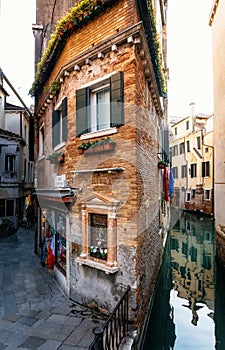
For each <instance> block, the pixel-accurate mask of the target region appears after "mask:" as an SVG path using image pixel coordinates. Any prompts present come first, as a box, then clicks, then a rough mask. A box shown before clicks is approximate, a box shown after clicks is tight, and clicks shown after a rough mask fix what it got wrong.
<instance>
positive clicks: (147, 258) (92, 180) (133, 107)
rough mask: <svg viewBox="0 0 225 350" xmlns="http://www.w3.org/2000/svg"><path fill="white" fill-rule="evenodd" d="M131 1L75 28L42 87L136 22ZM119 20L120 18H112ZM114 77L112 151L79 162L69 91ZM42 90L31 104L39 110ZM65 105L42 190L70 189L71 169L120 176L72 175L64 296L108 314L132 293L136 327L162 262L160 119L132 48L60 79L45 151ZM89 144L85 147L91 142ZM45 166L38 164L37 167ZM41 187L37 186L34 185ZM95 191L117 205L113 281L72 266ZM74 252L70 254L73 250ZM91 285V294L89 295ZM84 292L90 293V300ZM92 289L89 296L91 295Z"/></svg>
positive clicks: (47, 114)
mask: <svg viewBox="0 0 225 350" xmlns="http://www.w3.org/2000/svg"><path fill="white" fill-rule="evenodd" d="M132 4H133V1H132V0H127V1H121V2H119V3H118V4H116V5H115V6H114V7H113V8H111V9H108V10H107V11H106V13H105V14H103V15H102V16H101V18H96V19H95V20H94V21H93V22H91V23H89V24H87V26H85V30H84V29H82V28H81V29H79V30H78V31H77V32H76V33H74V34H73V35H72V36H71V38H70V39H68V41H67V44H66V46H65V49H64V50H63V52H62V54H61V56H60V58H59V61H58V62H57V64H56V66H55V67H54V68H53V71H52V74H51V76H50V78H49V81H48V84H49V83H50V82H51V81H52V80H54V79H55V77H56V76H57V74H58V73H59V71H60V69H61V66H65V65H66V64H67V63H68V62H69V61H70V60H71V59H74V58H75V57H76V56H77V55H79V54H80V53H82V52H86V51H87V50H89V49H90V50H91V48H92V44H93V43H94V44H95V45H97V44H98V43H100V42H102V41H103V40H105V39H107V38H108V36H110V35H113V34H116V32H117V29H119V30H122V29H123V28H126V27H127V26H130V25H131V24H133V23H135V21H137V14H136V11H135V12H134V9H133V8H132ZM118 13H119V14H120V15H118ZM114 71H123V72H124V101H125V125H123V126H120V127H119V128H118V133H116V134H113V135H111V136H110V138H111V139H112V140H113V141H116V148H115V151H114V152H113V153H111V154H108V155H107V156H106V155H105V154H102V155H101V154H99V155H97V156H94V155H92V156H85V155H80V154H78V146H79V145H80V144H81V143H82V141H81V140H80V139H79V138H76V119H75V118H76V113H75V111H76V98H75V96H76V95H75V94H76V90H77V89H78V88H80V86H82V85H84V84H86V83H89V82H92V81H93V80H95V79H97V78H100V77H104V76H105V75H106V74H109V73H112V72H114ZM46 94H47V89H46V90H43V94H42V96H41V98H40V99H39V101H38V109H39V107H40V106H41V104H42V102H43V100H44V98H45V96H46ZM65 96H67V98H68V141H67V145H66V148H65V150H64V153H65V162H64V164H62V165H60V166H59V168H58V169H55V168H54V166H50V165H49V163H48V164H47V165H42V179H41V181H43V182H41V185H43V187H44V182H45V180H46V178H47V177H49V174H52V175H53V174H54V172H55V171H56V170H57V171H58V174H62V173H65V174H66V177H67V180H69V184H70V186H73V176H72V173H71V171H73V170H75V169H76V170H77V169H80V170H81V169H95V168H107V167H124V168H125V171H124V172H121V173H115V174H114V173H112V174H108V173H98V174H92V173H89V174H77V175H76V187H80V188H82V193H80V194H79V197H78V199H77V202H76V204H75V205H74V206H73V208H72V218H71V225H70V232H69V234H70V236H69V237H70V239H71V241H72V243H73V245H71V246H70V247H69V249H70V254H71V257H72V259H71V266H70V285H71V296H72V297H73V298H75V299H76V300H78V301H80V302H82V303H87V304H92V305H93V304H94V303H95V304H96V303H97V304H98V306H99V307H100V308H107V309H109V310H112V308H113V307H114V306H115V303H116V302H117V301H118V300H119V298H120V295H121V290H122V287H124V286H126V285H128V284H130V285H131V286H132V311H133V316H134V315H135V313H136V312H137V311H138V313H139V314H140V315H139V317H138V319H137V318H136V322H137V324H139V325H141V324H142V323H143V322H144V317H145V314H146V310H147V307H148V303H149V300H150V297H151V293H152V291H153V288H154V282H155V279H156V275H157V271H158V268H159V266H158V263H159V261H160V258H161V253H162V252H161V246H162V242H161V239H160V235H159V198H160V183H159V170H158V168H157V152H158V150H159V146H158V140H159V130H160V128H159V125H160V122H161V121H160V120H158V117H157V115H156V111H155V107H154V103H153V97H152V95H151V92H150V91H149V87H148V83H147V81H146V80H145V76H144V72H143V66H142V64H141V60H140V59H139V56H138V52H137V49H136V47H135V45H129V44H123V45H121V46H120V47H119V50H118V52H117V53H115V52H111V51H110V52H108V53H106V55H105V57H104V59H103V60H101V59H97V58H96V59H94V60H93V62H92V65H91V66H88V65H83V66H82V69H81V70H80V71H79V72H77V71H71V72H70V75H69V76H68V77H66V78H64V81H63V83H62V85H61V90H60V94H59V96H58V98H57V100H56V101H54V100H53V105H52V106H49V107H48V108H47V109H46V110H45V115H44V116H43V117H41V119H40V121H39V122H41V121H42V120H43V121H44V119H45V135H46V138H48V140H47V141H46V145H49V147H50V148H51V120H52V119H51V118H52V110H53V109H54V108H55V106H56V104H57V103H58V102H59V101H60V100H62V98H63V97H65ZM90 141H92V140H90ZM43 163H44V161H43ZM40 187H41V186H40ZM93 191H94V192H98V193H101V194H102V195H106V196H108V197H113V198H115V199H118V200H119V201H120V206H119V210H118V217H117V237H118V239H117V247H118V249H117V253H118V264H119V266H120V270H119V271H118V273H116V274H115V275H106V274H105V273H104V272H102V271H99V270H97V269H93V268H89V267H86V266H80V265H79V264H77V263H76V262H75V258H76V256H79V254H80V252H81V243H82V242H81V203H82V201H83V200H84V199H85V197H87V196H88V195H90V194H91V193H92V192H93ZM74 246H76V251H72V249H73V247H74ZM93 286H94V288H93ZM90 290H91V293H90ZM93 290H94V293H93Z"/></svg>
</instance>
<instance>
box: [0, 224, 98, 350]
mask: <svg viewBox="0 0 225 350" xmlns="http://www.w3.org/2000/svg"><path fill="white" fill-rule="evenodd" d="M104 321H105V320H103V319H102V317H101V316H100V315H98V314H95V313H94V312H91V311H90V310H89V309H87V308H84V307H82V306H80V305H78V304H76V303H74V302H72V301H71V300H69V299H68V298H67V297H66V296H65V295H64V294H63V292H62V291H61V289H60V288H59V286H58V284H57V283H56V282H55V280H54V276H53V273H52V272H51V271H50V270H48V268H47V267H42V265H41V264H40V259H39V258H38V257H37V256H36V255H35V254H34V230H33V229H32V228H31V229H27V228H19V230H18V231H17V232H16V233H14V234H13V235H12V236H8V237H3V238H0V350H5V349H7V350H15V349H20V350H23V349H24V350H25V349H31V350H34V349H35V350H36V349H38V350H39V349H40V350H56V349H58V350H70V349H77V350H78V349H79V350H83V349H87V348H88V346H89V345H90V343H91V342H92V340H93V339H94V334H93V328H95V327H99V326H100V325H101V324H103V323H104Z"/></svg>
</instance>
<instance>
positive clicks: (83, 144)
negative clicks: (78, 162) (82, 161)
mask: <svg viewBox="0 0 225 350" xmlns="http://www.w3.org/2000/svg"><path fill="white" fill-rule="evenodd" d="M90 146H91V143H90V142H89V141H88V142H82V144H81V145H80V146H79V147H78V149H82V150H86V149H88V148H89V147H90Z"/></svg>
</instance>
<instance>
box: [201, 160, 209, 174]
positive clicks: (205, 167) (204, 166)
mask: <svg viewBox="0 0 225 350" xmlns="http://www.w3.org/2000/svg"><path fill="white" fill-rule="evenodd" d="M206 176H210V162H209V161H207V162H202V177H206Z"/></svg>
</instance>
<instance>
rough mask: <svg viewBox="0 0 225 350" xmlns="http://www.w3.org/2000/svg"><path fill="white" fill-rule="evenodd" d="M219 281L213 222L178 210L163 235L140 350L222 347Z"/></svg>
mask: <svg viewBox="0 0 225 350" xmlns="http://www.w3.org/2000/svg"><path fill="white" fill-rule="evenodd" d="M224 281H225V270H224V267H223V266H222V265H221V264H220V262H219V261H218V259H217V257H216V245H215V230H214V221H213V220H212V219H211V218H209V217H205V216H204V217H203V216H200V215H194V214H189V213H186V212H183V213H181V214H180V215H179V216H178V217H177V218H176V220H175V222H174V226H173V227H171V230H170V233H169V236H168V239H167V244H166V250H165V255H164V261H163V264H162V267H161V272H160V275H159V278H158V282H157V287H156V291H155V301H154V304H153V307H152V309H151V314H150V316H149V321H148V326H147V328H146V335H145V341H144V344H143V345H142V350H170V349H174V350H186V349H188V350H212V349H216V350H225V332H224V330H225V282H224Z"/></svg>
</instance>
